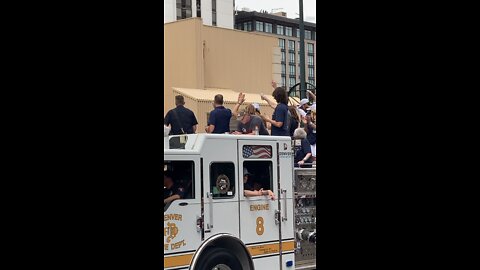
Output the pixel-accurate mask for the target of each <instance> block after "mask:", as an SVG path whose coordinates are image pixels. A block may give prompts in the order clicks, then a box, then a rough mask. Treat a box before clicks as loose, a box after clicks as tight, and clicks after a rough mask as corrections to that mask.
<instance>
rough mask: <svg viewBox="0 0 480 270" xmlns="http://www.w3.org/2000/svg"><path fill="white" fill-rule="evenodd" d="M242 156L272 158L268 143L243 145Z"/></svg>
mask: <svg viewBox="0 0 480 270" xmlns="http://www.w3.org/2000/svg"><path fill="white" fill-rule="evenodd" d="M243 158H272V147H271V146H269V145H245V146H243Z"/></svg>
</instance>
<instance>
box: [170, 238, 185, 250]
mask: <svg viewBox="0 0 480 270" xmlns="http://www.w3.org/2000/svg"><path fill="white" fill-rule="evenodd" d="M185 245H187V244H186V243H185V240H182V241H179V242H176V243H173V244H170V249H171V250H175V249H179V248H181V247H182V246H185Z"/></svg>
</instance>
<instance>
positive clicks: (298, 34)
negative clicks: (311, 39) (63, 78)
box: [297, 29, 300, 38]
mask: <svg viewBox="0 0 480 270" xmlns="http://www.w3.org/2000/svg"><path fill="white" fill-rule="evenodd" d="M297 37H298V38H300V29H297Z"/></svg>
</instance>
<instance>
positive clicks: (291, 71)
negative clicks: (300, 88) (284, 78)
mask: <svg viewBox="0 0 480 270" xmlns="http://www.w3.org/2000/svg"><path fill="white" fill-rule="evenodd" d="M295 71H296V67H295V65H293V66H292V65H290V76H295V73H296V72H295Z"/></svg>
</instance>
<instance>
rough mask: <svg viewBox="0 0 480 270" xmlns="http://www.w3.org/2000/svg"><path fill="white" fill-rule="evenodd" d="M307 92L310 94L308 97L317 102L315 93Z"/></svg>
mask: <svg viewBox="0 0 480 270" xmlns="http://www.w3.org/2000/svg"><path fill="white" fill-rule="evenodd" d="M307 93H308V94H309V95H310V97H312V99H313V101H315V102H317V96H315V94H314V93H313V92H312V91H310V90H307Z"/></svg>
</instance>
